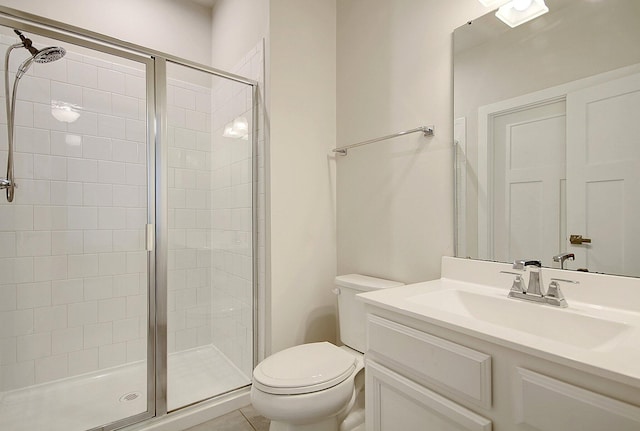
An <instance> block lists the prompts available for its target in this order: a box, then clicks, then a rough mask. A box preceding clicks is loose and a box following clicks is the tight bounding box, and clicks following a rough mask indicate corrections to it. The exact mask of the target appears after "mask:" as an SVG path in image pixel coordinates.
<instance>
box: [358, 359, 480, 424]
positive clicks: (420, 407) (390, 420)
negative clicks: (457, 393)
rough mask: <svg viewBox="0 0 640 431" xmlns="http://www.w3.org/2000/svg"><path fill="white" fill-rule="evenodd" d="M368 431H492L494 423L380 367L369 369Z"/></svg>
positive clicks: (371, 363) (367, 385)
mask: <svg viewBox="0 0 640 431" xmlns="http://www.w3.org/2000/svg"><path fill="white" fill-rule="evenodd" d="M366 367H367V368H366V379H367V381H366V385H365V388H366V398H367V410H366V411H367V417H366V424H367V431H394V430H420V429H428V430H429V431H491V421H490V420H488V419H485V418H483V417H482V416H479V415H477V414H475V413H474V412H472V411H470V410H468V409H466V408H464V407H462V406H460V405H458V404H456V403H454V402H453V401H450V400H448V399H446V398H444V397H443V396H441V395H438V394H436V393H435V392H433V391H430V390H429V389H427V388H425V387H423V386H421V385H418V384H417V383H415V382H413V381H411V380H409V379H407V378H405V377H403V376H401V375H399V374H397V373H395V372H393V371H391V370H389V369H388V368H386V367H384V366H382V365H380V364H377V363H376V362H374V361H367V365H366Z"/></svg>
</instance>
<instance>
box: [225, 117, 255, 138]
mask: <svg viewBox="0 0 640 431" xmlns="http://www.w3.org/2000/svg"><path fill="white" fill-rule="evenodd" d="M222 136H224V137H225V138H235V139H244V140H245V141H246V140H248V139H249V122H248V121H247V119H246V118H245V117H237V118H235V119H234V120H233V121H230V122H228V123H227V124H226V125H225V126H224V131H223V132H222Z"/></svg>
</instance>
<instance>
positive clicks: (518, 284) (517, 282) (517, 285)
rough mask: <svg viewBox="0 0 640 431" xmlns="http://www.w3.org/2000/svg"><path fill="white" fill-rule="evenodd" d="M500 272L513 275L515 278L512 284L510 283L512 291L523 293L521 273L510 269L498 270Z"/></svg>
mask: <svg viewBox="0 0 640 431" xmlns="http://www.w3.org/2000/svg"><path fill="white" fill-rule="evenodd" d="M500 273H501V274H511V275H515V276H516V278H515V279H514V280H513V284H512V285H511V291H512V292H518V293H524V291H525V289H524V280H523V279H522V274H520V273H517V272H512V271H500Z"/></svg>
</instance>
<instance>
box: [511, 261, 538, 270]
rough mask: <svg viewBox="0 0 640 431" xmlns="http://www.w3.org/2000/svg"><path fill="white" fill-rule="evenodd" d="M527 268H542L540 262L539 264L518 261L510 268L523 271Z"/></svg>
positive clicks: (536, 262)
mask: <svg viewBox="0 0 640 431" xmlns="http://www.w3.org/2000/svg"><path fill="white" fill-rule="evenodd" d="M527 266H537V267H538V268H542V262H540V261H539V260H524V259H519V260H516V261H514V262H513V266H512V268H513V269H518V270H520V271H524V270H525V269H526V267H527Z"/></svg>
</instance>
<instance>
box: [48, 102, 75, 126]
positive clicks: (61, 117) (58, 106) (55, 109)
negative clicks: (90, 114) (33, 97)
mask: <svg viewBox="0 0 640 431" xmlns="http://www.w3.org/2000/svg"><path fill="white" fill-rule="evenodd" d="M51 115H53V118H55V119H56V120H58V121H60V122H61V123H73V122H74V121H76V120H77V119H78V118H80V112H78V110H77V109H76V108H75V107H74V106H73V105H71V104H70V103H66V102H59V101H57V100H52V101H51Z"/></svg>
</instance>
